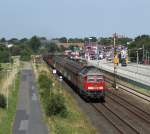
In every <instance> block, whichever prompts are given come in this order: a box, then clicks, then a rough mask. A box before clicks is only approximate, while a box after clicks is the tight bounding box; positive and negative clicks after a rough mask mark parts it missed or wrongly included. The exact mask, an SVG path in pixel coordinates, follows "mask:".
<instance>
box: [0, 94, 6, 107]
mask: <svg viewBox="0 0 150 134" xmlns="http://www.w3.org/2000/svg"><path fill="white" fill-rule="evenodd" d="M0 107H1V108H6V98H5V96H4V95H3V94H0Z"/></svg>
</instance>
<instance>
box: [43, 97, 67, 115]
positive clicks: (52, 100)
mask: <svg viewBox="0 0 150 134" xmlns="http://www.w3.org/2000/svg"><path fill="white" fill-rule="evenodd" d="M45 106H46V108H45V111H46V114H47V116H53V115H60V116H61V117H66V116H67V108H66V105H65V99H64V97H63V96H62V95H60V94H52V95H51V96H50V97H49V98H47V102H46V105H45Z"/></svg>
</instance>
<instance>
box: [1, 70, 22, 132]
mask: <svg viewBox="0 0 150 134" xmlns="http://www.w3.org/2000/svg"><path fill="white" fill-rule="evenodd" d="M19 83H20V73H18V74H17V75H16V80H15V89H13V87H12V86H10V87H9V88H11V89H12V90H9V91H11V92H10V94H9V107H8V109H1V108H0V134H11V133H12V126H13V120H14V117H15V114H16V105H17V98H18V90H19Z"/></svg>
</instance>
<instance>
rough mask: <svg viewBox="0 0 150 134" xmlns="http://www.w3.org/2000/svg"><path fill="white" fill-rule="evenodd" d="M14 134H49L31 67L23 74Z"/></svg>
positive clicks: (23, 71) (24, 70) (26, 68)
mask: <svg viewBox="0 0 150 134" xmlns="http://www.w3.org/2000/svg"><path fill="white" fill-rule="evenodd" d="M13 134H48V129H47V127H46V124H45V123H44V121H43V119H42V112H41V108H40V105H39V99H38V97H37V91H36V86H35V78H34V76H33V72H32V69H31V66H30V65H28V66H26V67H25V69H23V70H22V72H21V83H20V90H19V99H18V105H17V113H16V117H15V121H14V124H13Z"/></svg>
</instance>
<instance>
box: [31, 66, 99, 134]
mask: <svg viewBox="0 0 150 134" xmlns="http://www.w3.org/2000/svg"><path fill="white" fill-rule="evenodd" d="M33 68H34V72H35V73H36V76H37V77H36V78H37V79H38V76H39V75H40V73H41V72H43V71H45V72H46V74H47V75H48V76H49V78H50V80H51V81H52V83H53V84H52V85H53V88H52V92H54V93H55V94H61V95H62V96H63V97H64V98H65V105H66V107H67V111H68V115H67V116H66V117H61V116H59V115H57V116H50V117H48V116H46V115H45V119H46V121H47V123H48V127H49V130H50V133H51V134H95V133H96V130H95V129H94V128H93V127H92V126H91V124H90V123H89V122H88V120H87V119H86V117H85V115H84V114H83V113H82V112H81V110H80V108H79V107H78V105H77V102H76V100H75V99H74V98H73V97H72V95H71V94H70V93H68V92H67V91H66V90H65V89H64V88H63V86H62V85H61V83H60V82H59V81H58V80H57V79H56V78H55V77H54V76H53V74H52V71H49V69H48V67H47V65H46V64H40V65H39V66H38V65H35V64H34V65H33ZM41 103H42V101H41ZM43 105H44V104H42V106H43Z"/></svg>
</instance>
